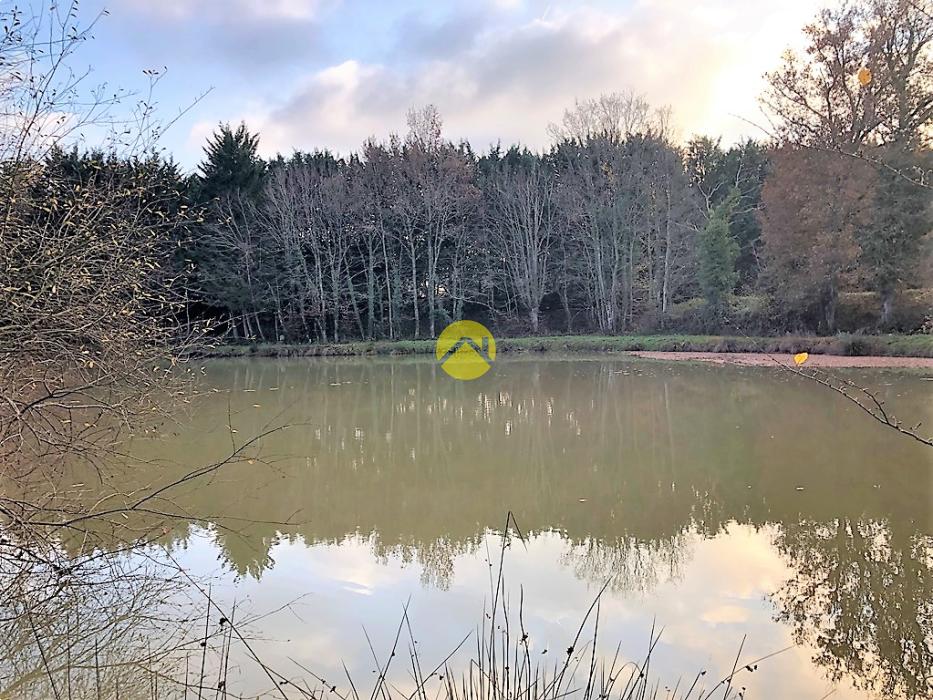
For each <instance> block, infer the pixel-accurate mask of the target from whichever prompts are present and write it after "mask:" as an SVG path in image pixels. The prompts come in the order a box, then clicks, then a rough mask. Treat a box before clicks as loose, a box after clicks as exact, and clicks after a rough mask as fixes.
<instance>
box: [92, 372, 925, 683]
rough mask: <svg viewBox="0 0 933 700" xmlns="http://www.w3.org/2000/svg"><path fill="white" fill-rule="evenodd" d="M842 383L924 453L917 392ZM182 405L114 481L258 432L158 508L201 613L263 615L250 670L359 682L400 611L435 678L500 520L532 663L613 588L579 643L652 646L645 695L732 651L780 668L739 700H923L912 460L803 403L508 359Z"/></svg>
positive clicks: (884, 379) (721, 384) (921, 529)
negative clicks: (901, 425) (469, 371)
mask: <svg viewBox="0 0 933 700" xmlns="http://www.w3.org/2000/svg"><path fill="white" fill-rule="evenodd" d="M845 376H846V377H849V378H851V379H853V380H854V381H856V382H859V383H862V384H864V385H867V386H870V387H872V388H873V389H875V390H877V391H878V392H879V393H880V395H881V396H882V398H884V399H885V400H886V401H887V403H886V406H887V407H888V409H889V410H891V411H893V412H895V413H896V414H897V415H898V416H899V417H902V418H903V420H904V421H905V422H907V423H910V424H912V425H913V424H916V423H918V422H923V423H924V424H925V425H926V426H928V427H929V428H930V429H933V381H928V380H927V378H925V377H924V376H923V374H922V373H918V372H903V371H901V372H894V371H880V370H873V371H868V370H865V371H856V370H848V371H845ZM200 390H201V392H202V395H201V396H199V397H197V398H194V399H193V400H192V403H191V404H190V405H189V406H188V407H187V409H186V411H184V412H180V413H179V414H178V415H177V417H176V420H175V421H174V422H167V423H166V424H164V425H163V426H162V427H161V428H160V430H159V432H158V434H157V435H150V436H145V437H143V436H140V437H138V438H137V439H135V440H134V442H133V447H132V449H133V451H134V452H135V453H136V454H138V455H140V456H142V457H144V458H146V459H148V460H150V464H149V466H148V467H147V468H146V469H145V470H136V471H134V472H133V473H132V476H127V475H123V476H121V477H118V478H117V479H116V480H115V481H114V482H113V483H114V484H115V485H117V486H118V487H119V488H120V489H121V490H124V491H129V490H134V491H139V492H141V493H144V492H146V489H150V488H152V487H153V486H156V485H159V484H162V483H165V482H167V481H170V480H171V479H172V478H176V477H177V476H179V475H181V474H183V473H185V472H186V471H188V470H190V468H191V467H192V466H197V465H203V464H209V463H211V462H212V461H214V460H219V459H223V458H224V456H225V455H227V454H229V453H230V452H231V451H232V450H234V449H235V448H237V447H239V446H241V445H243V444H244V443H245V442H246V441H247V440H249V439H250V438H251V437H253V436H255V435H257V434H259V433H262V432H263V431H267V430H270V429H273V430H274V432H272V433H271V434H269V435H268V436H267V437H266V438H264V439H263V440H262V441H261V442H260V443H259V444H258V446H250V447H249V448H247V450H246V451H245V452H244V453H243V458H242V459H241V460H239V461H238V462H237V463H234V464H227V465H225V466H223V467H222V468H220V469H218V470H216V471H212V472H211V473H210V474H209V475H208V476H206V477H204V478H202V479H199V480H196V481H192V482H189V483H187V484H184V485H181V486H179V487H176V488H174V489H172V490H171V491H170V493H169V494H166V496H167V498H166V500H165V502H163V503H162V504H161V505H160V507H164V508H165V509H169V508H172V509H179V511H178V512H184V513H189V514H191V516H192V517H191V518H190V522H187V523H186V522H185V521H184V519H182V520H181V521H176V522H172V523H169V524H168V525H167V526H166V532H165V536H164V537H162V538H161V542H162V544H170V545H171V546H172V547H173V550H174V551H176V552H179V554H178V556H179V557H181V558H182V559H183V561H184V563H185V566H186V567H188V568H189V570H191V571H192V572H194V573H196V574H197V575H199V576H204V577H208V578H211V577H212V578H213V580H214V581H215V584H214V585H215V590H216V591H217V595H219V596H221V595H222V596H226V598H227V599H228V600H232V599H237V600H241V601H248V605H249V606H251V609H252V610H254V611H256V613H257V614H262V613H265V612H269V611H276V610H278V612H275V613H274V614H269V615H268V616H267V617H265V618H264V619H262V620H261V621H260V622H258V623H256V625H257V628H258V630H260V632H258V633H257V636H259V637H261V640H260V641H257V642H256V644H257V645H258V646H259V648H261V650H262V653H263V658H264V659H265V660H266V661H269V662H270V663H273V664H274V663H277V662H279V663H281V664H282V665H285V666H287V665H289V663H290V661H289V659H295V660H296V661H300V662H301V663H302V664H306V665H307V666H308V667H313V668H315V669H321V671H320V672H321V673H322V675H325V676H326V675H327V674H331V675H340V676H342V674H343V672H342V670H341V664H342V663H343V662H345V663H346V664H347V666H348V667H349V668H351V669H353V670H356V671H357V672H359V673H361V674H368V673H371V668H372V659H371V654H370V651H369V649H368V643H367V641H366V638H365V635H364V634H363V632H362V628H365V629H366V630H367V632H368V633H369V634H370V636H371V638H373V640H374V644H375V645H376V646H379V644H380V643H388V640H389V638H391V636H392V634H393V633H394V631H395V627H396V625H397V623H398V620H399V615H400V613H401V609H402V606H403V605H404V604H405V603H406V601H410V602H409V611H410V615H411V618H412V623H413V625H414V626H415V627H416V628H417V629H418V635H419V636H418V639H419V642H420V645H421V650H422V652H425V653H427V654H428V655H429V656H431V657H432V659H433V660H439V658H443V657H444V656H445V655H446V653H447V651H449V650H450V649H452V648H453V647H454V646H455V645H456V644H457V642H458V641H459V640H460V639H462V638H463V636H464V635H465V634H467V633H469V632H470V631H471V630H473V629H475V628H476V626H477V625H479V624H480V623H481V618H482V615H483V612H482V611H483V604H484V600H487V599H488V598H489V593H490V571H491V569H492V567H491V566H490V563H491V561H492V563H494V564H495V566H498V554H497V551H498V547H499V543H500V540H499V538H498V536H497V533H500V532H501V531H502V530H503V527H504V525H505V522H506V518H507V514H508V513H510V512H511V513H512V514H513V516H514V521H515V523H516V524H517V528H518V530H520V532H521V535H522V538H523V541H522V540H518V539H515V540H514V541H513V543H512V546H510V547H509V548H508V549H507V552H506V558H505V571H506V578H507V581H508V585H509V587H510V590H511V591H512V597H513V598H514V599H517V598H518V595H519V593H518V591H519V588H521V595H522V596H523V600H524V603H523V604H524V616H525V624H526V625H527V626H528V628H529V629H530V630H533V632H532V633H531V636H532V640H533V642H534V644H535V649H536V651H537V652H538V653H542V652H544V651H545V650H546V649H549V648H551V647H553V651H552V652H551V653H558V651H559V650H561V649H563V647H564V646H566V641H567V639H568V638H569V637H572V635H573V634H574V632H575V631H576V627H577V625H578V623H579V621H580V619H581V618H582V615H583V614H585V612H586V610H587V608H588V607H589V604H590V602H592V600H593V596H594V595H595V594H596V592H597V591H598V589H599V587H600V586H602V585H603V584H604V583H606V582H607V581H609V582H610V583H609V587H608V589H607V591H606V593H605V594H604V598H603V602H602V604H601V621H600V626H601V629H600V638H601V639H602V640H603V641H602V642H601V643H600V644H601V645H604V648H605V650H607V651H608V652H612V651H614V650H615V648H616V645H617V644H618V643H620V642H621V643H622V649H623V653H624V654H626V655H627V658H633V657H638V656H640V655H641V653H642V652H643V651H644V648H645V646H646V644H647V640H648V636H649V632H650V629H651V627H652V624H654V623H656V624H657V625H658V627H661V626H663V627H664V632H663V634H662V638H661V642H660V643H659V646H658V649H657V653H656V658H655V661H654V662H653V672H655V673H657V674H659V676H661V677H662V678H663V679H664V681H665V682H669V683H670V684H671V685H673V683H674V682H675V681H676V679H677V678H678V677H681V676H683V677H688V676H689V677H691V678H692V675H693V674H694V673H695V672H696V671H697V670H698V669H700V668H710V669H719V670H724V671H728V670H729V668H730V667H731V666H732V664H733V662H734V659H735V655H736V652H737V650H738V649H739V646H740V645H741V644H743V638H744V639H745V642H744V647H743V659H745V658H757V657H760V656H765V655H767V654H769V653H771V652H773V651H776V650H778V649H782V648H784V647H787V646H792V647H793V648H791V649H790V650H788V651H786V652H783V653H782V654H780V655H778V656H776V657H774V658H772V659H769V660H768V661H765V662H762V664H761V668H760V669H759V670H758V671H757V672H755V673H753V674H748V676H747V677H746V678H743V680H742V685H743V686H747V688H748V691H747V693H748V694H747V696H748V697H760V698H785V697H797V698H803V697H807V698H814V700H816V699H817V698H820V697H822V696H823V695H824V694H825V693H827V692H830V691H833V690H834V689H835V694H834V695H833V697H836V698H849V697H853V698H854V697H923V696H924V695H925V694H927V693H929V692H930V690H929V688H930V686H929V685H927V683H928V682H927V681H926V680H924V678H925V677H929V676H930V675H931V674H933V449H930V448H928V447H925V446H923V445H920V444H919V443H916V442H914V441H912V440H910V439H908V438H905V437H903V436H900V435H898V434H896V433H895V432H894V431H892V430H890V429H888V428H885V427H884V426H881V425H879V424H877V423H875V422H874V421H872V420H871V419H870V418H868V417H867V416H865V415H864V414H863V413H861V412H860V411H859V410H858V409H857V408H856V407H854V406H853V405H851V404H850V403H848V402H846V401H845V400H844V399H842V398H841V397H839V396H838V395H835V394H833V393H832V392H830V391H828V390H826V389H825V388H823V387H820V386H818V385H816V384H813V383H809V382H806V381H803V380H801V379H800V378H798V377H795V376H793V375H791V374H789V373H785V372H782V371H780V370H777V369H774V368H752V367H732V366H712V365H704V364H691V363H677V364H674V363H663V362H652V361H643V360H632V359H627V358H621V357H616V358H613V357H611V356H609V357H608V358H607V357H606V356H603V357H581V356H575V357H567V358H565V357H556V356H525V357H509V358H503V359H501V360H500V361H499V362H497V363H496V364H495V366H494V369H493V371H491V372H490V373H489V374H488V375H486V376H484V377H483V378H481V379H479V380H476V381H473V382H459V381H455V380H453V379H451V378H450V377H448V376H447V375H446V374H444V373H443V372H442V371H441V370H440V369H439V368H438V367H436V366H435V365H434V363H433V362H431V360H430V358H419V359H392V358H374V359H333V360H331V359H309V360H291V361H276V360H231V361H212V362H211V363H210V364H208V365H207V367H206V368H205V374H204V377H203V380H202V381H201V383H200ZM283 426H285V427H283ZM280 427H282V429H281V430H278V428H280ZM921 432H922V431H921ZM927 432H930V430H928V431H927ZM75 478H78V477H75ZM121 479H122V480H123V481H121ZM88 482H89V481H88ZM169 496H170V498H169ZM173 512H174V511H173ZM196 520H207V521H210V522H211V523H213V525H212V526H208V527H205V526H204V523H201V524H197V523H196V522H195V521H196ZM289 603H292V604H293V607H292V608H289V609H287V610H284V611H283V610H280V608H281V607H282V606H286V605H287V604H289ZM600 648H601V649H602V648H603V646H601V647H600ZM426 665H430V664H428V663H427V662H426ZM242 666H243V668H242V670H241V671H240V674H241V675H240V676H238V681H239V682H241V683H242V684H243V686H244V687H246V688H250V687H253V686H255V688H257V689H258V688H259V687H260V686H261V685H262V682H263V677H262V674H257V672H256V671H255V669H253V670H250V668H249V664H248V663H246V662H244V663H243V664H242ZM292 668H294V666H292ZM361 669H362V670H361Z"/></svg>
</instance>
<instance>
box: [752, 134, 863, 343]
mask: <svg viewBox="0 0 933 700" xmlns="http://www.w3.org/2000/svg"><path fill="white" fill-rule="evenodd" d="M772 162H773V171H772V173H771V175H770V177H769V178H768V180H767V182H766V183H765V186H764V190H763V192H762V200H763V205H764V206H763V211H762V237H763V238H764V244H765V248H764V255H765V274H766V279H765V284H766V288H767V289H768V290H769V291H770V293H771V295H772V298H773V299H775V300H776V302H777V306H778V308H779V309H780V310H781V311H782V312H783V314H784V315H786V316H788V317H789V318H791V319H796V320H797V322H798V323H800V322H803V323H804V324H805V325H806V324H807V322H812V321H815V324H816V326H817V327H818V328H819V330H822V331H823V332H827V333H834V332H835V331H836V306H837V302H838V298H839V290H840V288H842V287H843V286H844V285H845V284H847V283H851V282H852V281H853V280H854V279H856V278H857V275H858V266H857V262H858V255H859V248H858V244H857V237H858V235H859V233H860V232H861V231H863V230H865V227H866V226H867V225H868V224H869V222H870V221H871V220H872V209H873V191H874V186H875V182H876V179H877V177H876V176H877V174H876V172H875V171H874V170H873V169H872V168H871V167H870V166H869V165H867V164H864V163H859V162H857V161H852V160H851V159H849V158H847V157H846V156H843V155H838V154H832V153H827V152H823V151H814V150H811V149H806V148H793V147H790V146H786V147H784V148H782V149H780V150H778V151H776V152H775V153H774V154H773V156H772Z"/></svg>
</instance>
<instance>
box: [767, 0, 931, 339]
mask: <svg viewBox="0 0 933 700" xmlns="http://www.w3.org/2000/svg"><path fill="white" fill-rule="evenodd" d="M804 33H805V36H806V39H807V46H806V52H805V54H804V55H802V56H801V55H798V54H796V53H794V52H791V51H788V52H787V53H786V54H785V57H784V63H783V65H782V67H781V68H780V69H779V70H777V71H775V72H773V73H770V74H768V76H767V78H768V82H769V89H768V90H767V92H766V93H765V95H764V97H763V100H762V101H763V103H764V105H765V106H766V107H767V108H768V109H769V110H770V112H771V113H772V114H773V115H774V117H775V120H776V124H775V126H776V129H777V136H778V137H779V138H780V139H781V140H782V141H784V142H787V143H791V144H795V145H799V146H806V147H810V148H816V149H823V150H826V151H832V152H839V153H842V154H845V155H846V156H848V157H850V158H852V159H853V160H861V161H866V162H870V163H872V164H874V165H876V166H877V167H878V169H879V171H880V172H882V174H883V175H885V176H886V177H883V178H882V181H881V184H882V186H881V187H879V189H878V190H877V192H876V201H875V206H876V208H877V209H878V212H879V220H878V221H876V222H873V224H872V225H871V227H870V228H867V229H866V230H865V231H863V232H862V235H861V236H860V237H859V240H860V242H861V244H862V247H863V251H864V252H865V255H864V257H863V259H864V260H865V261H866V262H867V263H869V264H870V265H871V266H873V268H874V269H873V274H872V277H873V278H874V280H873V281H874V286H875V287H876V289H877V290H878V291H879V292H880V296H881V316H882V322H883V323H884V324H887V323H889V322H890V320H891V317H892V314H893V305H894V298H895V295H896V293H897V291H898V290H899V289H900V288H901V287H902V286H903V284H904V282H905V281H906V280H909V279H910V278H911V276H912V273H913V271H914V270H915V269H916V266H917V262H918V256H917V255H916V252H917V250H918V240H919V236H920V235H921V232H922V230H923V228H924V227H926V228H927V229H929V228H930V219H929V216H928V210H927V211H926V212H925V213H924V212H923V210H924V209H925V207H923V206H920V204H919V201H920V200H922V199H923V196H922V193H918V192H917V190H916V187H920V188H923V189H926V190H927V196H928V195H929V188H930V186H931V184H930V174H931V172H933V171H931V169H930V167H929V162H928V161H927V160H926V159H923V158H919V159H917V158H912V157H910V156H909V154H910V153H911V152H915V151H916V150H917V149H922V148H924V147H927V146H929V144H930V138H931V137H930V135H931V133H933V132H931V127H933V3H931V2H930V0H853V1H851V2H846V3H843V4H841V5H839V6H834V7H830V8H827V9H824V10H822V11H821V12H820V13H819V15H818V16H817V17H816V19H815V20H814V22H812V23H811V24H809V25H807V27H805V29H804ZM924 166H925V167H924ZM891 178H893V179H904V180H906V181H907V182H908V183H909V185H913V186H916V187H911V186H900V185H899V184H898V183H895V182H893V180H892V179H891ZM924 216H925V217H926V222H927V223H926V224H923V223H921V222H920V219H922V218H923V217H924Z"/></svg>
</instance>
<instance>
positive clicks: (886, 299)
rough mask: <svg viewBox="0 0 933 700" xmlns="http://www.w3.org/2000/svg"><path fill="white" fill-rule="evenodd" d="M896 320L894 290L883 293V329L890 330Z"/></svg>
mask: <svg viewBox="0 0 933 700" xmlns="http://www.w3.org/2000/svg"><path fill="white" fill-rule="evenodd" d="M893 320H894V290H893V289H886V290H883V291H882V292H881V327H882V328H890V327H891V324H892V322H893Z"/></svg>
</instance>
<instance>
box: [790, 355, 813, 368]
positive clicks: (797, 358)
mask: <svg viewBox="0 0 933 700" xmlns="http://www.w3.org/2000/svg"><path fill="white" fill-rule="evenodd" d="M809 357H810V353H808V352H798V353H797V354H796V355H794V364H795V365H797V366H798V367H800V365H802V364H803V363H804V362H806V361H807V358H809Z"/></svg>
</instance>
